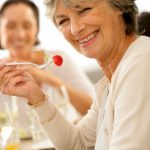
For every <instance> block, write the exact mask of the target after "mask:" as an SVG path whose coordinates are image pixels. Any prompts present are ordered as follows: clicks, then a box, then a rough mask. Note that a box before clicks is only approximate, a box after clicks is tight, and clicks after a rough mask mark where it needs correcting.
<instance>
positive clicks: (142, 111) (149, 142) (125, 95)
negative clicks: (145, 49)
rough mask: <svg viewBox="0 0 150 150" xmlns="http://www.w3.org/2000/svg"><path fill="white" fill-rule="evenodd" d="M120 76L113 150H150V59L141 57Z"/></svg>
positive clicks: (112, 142)
mask: <svg viewBox="0 0 150 150" xmlns="http://www.w3.org/2000/svg"><path fill="white" fill-rule="evenodd" d="M123 67H124V68H125V69H122V71H121V72H120V75H119V78H118V79H117V82H116V88H115V90H114V95H113V99H114V101H115V102H113V104H114V124H113V132H112V136H111V142H110V147H109V150H149V149H150V117H149V114H150V80H149V77H150V55H146V56H144V55H143V56H138V57H136V58H134V60H132V61H130V62H128V64H126V65H125V66H123Z"/></svg>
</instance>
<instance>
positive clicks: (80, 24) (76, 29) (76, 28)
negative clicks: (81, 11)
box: [70, 19, 85, 36]
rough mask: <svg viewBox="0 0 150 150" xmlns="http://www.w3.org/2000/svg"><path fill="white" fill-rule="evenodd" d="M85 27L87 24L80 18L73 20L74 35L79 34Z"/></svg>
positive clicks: (71, 28)
mask: <svg viewBox="0 0 150 150" xmlns="http://www.w3.org/2000/svg"><path fill="white" fill-rule="evenodd" d="M84 29H85V24H84V23H83V22H82V20H80V19H73V20H71V27H70V30H71V34H72V35H74V36H79V35H81V33H82V32H83V31H84Z"/></svg>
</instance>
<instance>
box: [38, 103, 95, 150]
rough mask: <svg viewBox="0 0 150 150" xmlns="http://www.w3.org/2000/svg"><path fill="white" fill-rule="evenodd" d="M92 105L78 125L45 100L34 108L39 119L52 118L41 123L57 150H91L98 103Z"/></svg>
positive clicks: (93, 141)
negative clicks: (69, 120)
mask: <svg viewBox="0 0 150 150" xmlns="http://www.w3.org/2000/svg"><path fill="white" fill-rule="evenodd" d="M94 102H95V103H94V104H93V105H92V109H91V110H90V111H89V113H88V114H87V115H86V116H85V117H84V119H83V120H82V121H81V123H80V124H79V125H78V126H75V125H73V124H71V123H70V122H68V121H67V120H65V119H64V117H63V116H62V115H61V114H60V113H59V111H57V110H56V108H55V106H54V105H53V104H52V103H50V102H49V101H47V102H46V103H44V104H43V105H42V106H39V107H38V108H36V109H35V111H36V112H37V114H38V116H39V118H40V121H41V122H43V121H44V120H48V119H49V118H52V117H53V115H54V110H56V112H55V115H54V117H53V118H52V120H50V121H47V122H45V123H44V124H43V127H44V128H45V130H46V132H47V133H48V136H49V138H50V139H51V141H52V143H53V144H54V145H55V147H56V149H58V150H93V149H94V145H95V138H96V126H97V117H98V111H97V110H98V105H97V104H96V101H94Z"/></svg>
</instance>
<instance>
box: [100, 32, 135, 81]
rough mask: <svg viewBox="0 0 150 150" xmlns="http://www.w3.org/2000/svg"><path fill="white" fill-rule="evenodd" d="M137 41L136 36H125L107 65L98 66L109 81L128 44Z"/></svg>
mask: <svg viewBox="0 0 150 150" xmlns="http://www.w3.org/2000/svg"><path fill="white" fill-rule="evenodd" d="M136 39H137V35H135V34H134V35H132V36H127V37H126V39H124V40H122V41H121V42H120V44H119V46H118V48H117V51H116V54H115V55H114V57H113V58H112V59H111V60H110V61H109V62H107V64H101V63H99V64H100V66H101V68H102V69H103V72H104V74H105V75H106V76H107V78H108V79H109V80H110V81H111V78H112V75H113V73H114V72H115V70H116V68H117V66H118V65H119V63H120V61H121V59H122V58H123V56H124V54H125V52H126V51H127V49H128V47H129V46H130V44H131V43H132V42H133V41H135V40H136Z"/></svg>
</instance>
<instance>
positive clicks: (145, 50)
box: [0, 0, 150, 150]
mask: <svg viewBox="0 0 150 150" xmlns="http://www.w3.org/2000/svg"><path fill="white" fill-rule="evenodd" d="M45 4H46V6H47V9H48V15H49V16H51V17H52V19H53V21H54V23H55V25H56V26H57V27H58V29H59V30H60V32H62V34H63V35H64V37H65V38H66V40H67V41H69V42H70V43H71V44H72V46H73V47H75V48H76V50H77V51H79V52H80V53H82V54H84V55H85V56H87V57H90V58H95V59H96V60H97V62H98V64H99V65H100V67H101V68H102V70H103V72H104V77H103V78H102V79H101V80H100V81H99V82H98V84H97V86H96V88H97V89H96V92H97V99H96V100H95V101H94V103H93V105H92V107H91V110H90V111H89V112H88V114H87V115H86V116H85V117H84V118H83V119H82V120H81V122H79V124H78V125H77V127H76V126H73V125H72V124H70V123H68V122H67V121H66V120H65V119H64V118H63V116H61V114H60V113H59V112H58V111H57V110H56V108H55V107H54V106H53V104H51V103H50V102H49V101H48V100H47V99H48V97H46V96H45V95H44V94H43V93H42V91H41V89H40V88H39V86H38V84H37V83H36V82H35V80H34V78H32V77H31V76H30V74H28V73H27V72H26V71H25V70H23V69H22V70H19V69H18V68H19V67H15V66H14V67H6V66H4V65H3V66H2V65H1V66H0V79H1V81H0V83H1V86H0V89H1V91H2V92H3V93H6V94H16V95H20V96H23V97H26V98H28V104H29V105H30V106H31V107H33V109H35V111H36V112H37V114H38V115H39V118H40V121H41V123H42V124H43V126H44V127H45V130H46V131H47V133H48V135H49V137H50V138H51V140H52V142H53V143H54V145H55V146H56V148H57V149H59V150H94V149H95V150H148V149H150V142H149V139H150V117H148V118H147V117H146V116H147V115H149V114H150V92H149V91H150V82H149V76H150V38H148V37H144V36H138V35H137V34H136V32H137V31H136V15H137V7H136V5H135V2H134V0H80V1H76V0H65V1H63V0H47V1H46V3H45ZM31 89H32V90H31ZM35 93H36V94H35ZM137 132H138V134H137ZM60 135H62V136H60Z"/></svg>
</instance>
